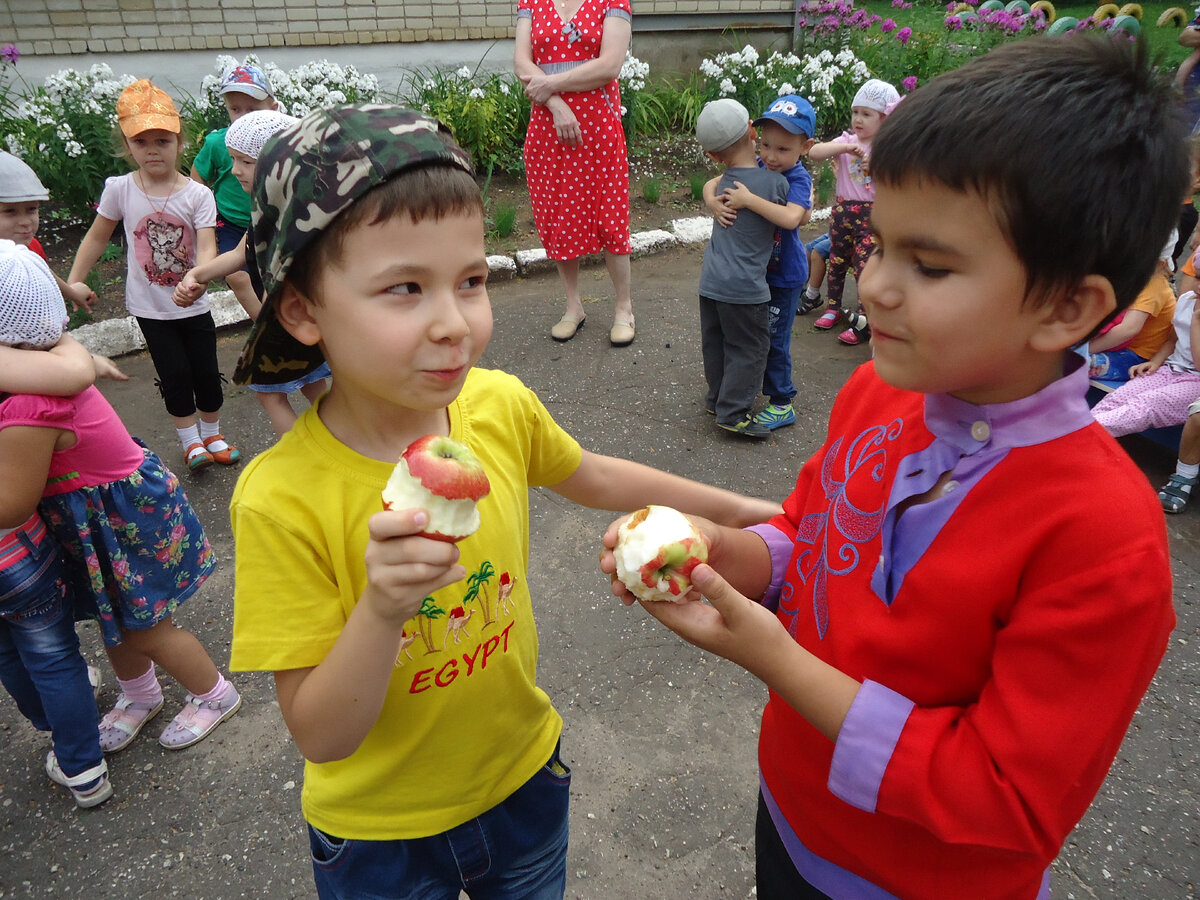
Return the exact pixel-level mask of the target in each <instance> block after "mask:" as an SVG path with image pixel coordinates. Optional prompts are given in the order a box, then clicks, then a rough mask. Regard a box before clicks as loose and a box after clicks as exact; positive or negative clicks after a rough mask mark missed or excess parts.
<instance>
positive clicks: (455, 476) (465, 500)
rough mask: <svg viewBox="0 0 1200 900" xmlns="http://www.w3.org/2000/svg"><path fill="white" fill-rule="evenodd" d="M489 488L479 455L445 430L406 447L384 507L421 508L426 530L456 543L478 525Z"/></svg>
mask: <svg viewBox="0 0 1200 900" xmlns="http://www.w3.org/2000/svg"><path fill="white" fill-rule="evenodd" d="M489 490H491V485H490V484H489V483H488V477H487V473H486V472H484V470H483V465H482V464H481V463H480V462H479V459H478V458H477V457H476V456H475V454H474V453H472V452H471V450H470V448H469V447H467V445H466V444H464V443H462V442H461V441H456V440H454V438H451V437H447V436H446V435H441V434H427V435H425V436H424V437H421V438H417V439H416V440H415V441H413V442H412V443H411V444H409V445H408V447H407V448H406V449H405V451H404V455H403V456H401V457H400V461H399V462H398V463H396V468H395V469H393V470H392V475H391V477H390V478H389V479H388V483H387V486H386V487H384V489H383V506H384V508H385V509H417V508H420V509H423V510H425V511H426V512H428V513H429V522H428V524H427V525H426V526H425V529H424V532H425V534H426V535H427V536H429V537H431V538H436V539H437V540H442V541H458V540H461V539H462V538H464V537H466V536H467V535H469V534H474V533H475V532H476V531H477V530H478V529H479V510H478V509H476V507H475V504H476V503H477V502H478V501H479V500H481V499H483V498H484V497H486V496H487V494H488V491H489Z"/></svg>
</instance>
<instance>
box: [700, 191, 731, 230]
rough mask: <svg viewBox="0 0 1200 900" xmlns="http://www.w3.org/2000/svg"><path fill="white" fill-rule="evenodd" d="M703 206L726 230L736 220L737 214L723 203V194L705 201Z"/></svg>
mask: <svg viewBox="0 0 1200 900" xmlns="http://www.w3.org/2000/svg"><path fill="white" fill-rule="evenodd" d="M704 205H705V207H707V209H708V211H709V213H711V214H712V217H713V218H714V219H715V220H716V222H717V224H718V225H720V226H721V227H722V228H728V227H729V226H730V225H732V224H733V220H734V219H736V218H737V212H736V211H734V209H733V208H732V207H730V205H729V204H728V203H726V202H725V195H724V194H717V195H716V196H715V197H712V198H711V199H708V200H705V201H704Z"/></svg>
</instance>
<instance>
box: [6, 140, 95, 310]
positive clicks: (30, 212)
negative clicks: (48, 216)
mask: <svg viewBox="0 0 1200 900" xmlns="http://www.w3.org/2000/svg"><path fill="white" fill-rule="evenodd" d="M49 199H50V192H49V191H48V190H46V188H45V186H44V185H43V184H42V180H41V179H40V178H38V177H37V173H36V172H34V171H33V169H31V168H29V166H28V164H27V163H26V162H25V161H24V160H22V159H18V158H17V157H15V156H13V155H12V154H11V153H6V152H4V151H3V150H0V240H5V241H14V242H16V243H18V244H24V245H25V246H26V247H28V248H29V249H30V250H32V251H33V252H34V253H36V254H37V255H38V256H40V257H41V258H42V259H43V260H45V261H46V262H47V263H49V261H50V260H49V257H47V256H46V251H45V250H44V249H43V248H42V244H41V241H39V240H38V239H37V231H38V225H39V224H40V221H41V220H40V216H39V213H40V210H41V205H42V201H43V200H49ZM54 283H55V284H57V285H58V289H59V290H60V291H61V292H62V295H63V297H65V298H66V299H68V300H70V301H71V304H72V305H73V306H74V307H75V308H76V309H81V310H83V311H84V312H89V313H90V312H91V311H92V304H93V303H95V302H96V294H95V292H94V291H93V290H92V289H91V288H90V287H88V286H87V285H86V284H84V283H83V282H76V283H74V284H67V282H65V281H63V280H62V279H61V278H59V277H58V276H57V275H55V276H54Z"/></svg>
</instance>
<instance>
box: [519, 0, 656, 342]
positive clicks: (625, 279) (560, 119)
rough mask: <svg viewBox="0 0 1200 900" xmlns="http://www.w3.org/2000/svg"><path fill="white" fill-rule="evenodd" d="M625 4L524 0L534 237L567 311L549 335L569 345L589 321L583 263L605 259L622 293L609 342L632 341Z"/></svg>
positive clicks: (523, 64)
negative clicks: (582, 292) (622, 78)
mask: <svg viewBox="0 0 1200 900" xmlns="http://www.w3.org/2000/svg"><path fill="white" fill-rule="evenodd" d="M632 21H633V20H632V14H631V11H630V7H629V0H519V3H518V10H517V39H516V52H515V58H514V66H513V68H514V70H515V71H516V74H517V77H518V78H520V79H521V81H522V82H523V83H524V84H525V93H526V94H527V95H528V96H529V99H530V101H531V102H532V104H533V110H532V113H531V115H530V120H529V131H528V133H527V134H526V137H525V179H526V181H527V182H528V184H529V199H530V202H531V205H532V206H533V218H534V221H535V222H536V224H537V230H538V236H539V237H540V238H541V241H542V246H543V247H545V248H546V255H547V256H549V257H550V258H551V259H553V260H554V261H555V262H556V264H557V265H558V272H559V275H561V276H562V280H563V285H564V287H565V288H566V292H567V309H566V312H565V313H564V314H563V317H562V318H561V319H560V320H559V322H558V324H557V325H555V326H554V328H552V329H551V331H550V334H551V336H552V337H553V338H554V339H555V340H556V341H569V340H570V339H571V338H573V337H574V336H575V333H576V332H577V331H579V329H580V327H581V326H582V325H583V323H584V319H585V318H586V315H585V313H584V311H583V302H582V300H581V298H580V296H579V258H580V257H581V256H585V255H587V254H589V253H599V252H600V251H601V250H603V251H604V260H605V263H606V264H607V266H608V274H609V277H610V278H612V282H613V287H614V288H615V290H616V295H617V299H616V312H615V314H614V316H613V326H612V330H611V331H610V332H609V340H610V342H611V343H612V344H613V346H615V347H625V346H628V345H629V344H632V343H633V337H634V331H633V300H632V298H631V296H630V286H629V281H630V275H629V253H630V250H631V247H630V243H629V157H628V155H627V153H626V150H625V133H624V131H623V130H622V129H621V93H620V89H619V87H618V85H617V76H618V75H619V74H620V71H621V65H622V63H624V61H625V51H626V50H627V49H628V47H629V38H630V34H631V32H632Z"/></svg>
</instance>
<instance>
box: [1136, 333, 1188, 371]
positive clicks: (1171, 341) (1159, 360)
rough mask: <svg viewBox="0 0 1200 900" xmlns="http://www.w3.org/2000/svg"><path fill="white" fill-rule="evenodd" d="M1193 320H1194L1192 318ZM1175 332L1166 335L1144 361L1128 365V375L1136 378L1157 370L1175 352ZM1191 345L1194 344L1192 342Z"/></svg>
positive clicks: (1176, 340) (1176, 337)
mask: <svg viewBox="0 0 1200 900" xmlns="http://www.w3.org/2000/svg"><path fill="white" fill-rule="evenodd" d="M1193 322H1195V320H1194V319H1193ZM1178 340H1179V336H1178V335H1177V334H1171V335H1168V337H1167V339H1166V340H1165V341H1163V345H1162V346H1161V347H1159V348H1158V350H1157V351H1155V354H1154V355H1153V356H1152V357H1150V358H1149V359H1148V360H1146V361H1145V362H1144V363H1138V364H1137V365H1136V366H1130V367H1129V377H1130V378H1138V377H1139V376H1142V375H1149V374H1150V373H1152V372H1157V371H1158V369H1159V368H1160V367H1161V366H1162V364H1163V363H1165V362H1166V361H1167V357H1168V356H1170V355H1171V354H1172V353H1174V352H1175V344H1176V343H1177V342H1178ZM1193 346H1195V345H1194V344H1193Z"/></svg>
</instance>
